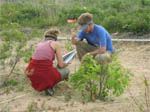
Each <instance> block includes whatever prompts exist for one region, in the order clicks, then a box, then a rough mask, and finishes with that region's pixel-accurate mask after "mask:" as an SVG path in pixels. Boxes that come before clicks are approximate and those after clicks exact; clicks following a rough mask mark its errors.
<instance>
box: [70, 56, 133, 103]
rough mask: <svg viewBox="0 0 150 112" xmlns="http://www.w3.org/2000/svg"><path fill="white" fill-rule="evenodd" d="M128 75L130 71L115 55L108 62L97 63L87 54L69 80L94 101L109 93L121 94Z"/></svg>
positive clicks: (127, 81)
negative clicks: (111, 60)
mask: <svg viewBox="0 0 150 112" xmlns="http://www.w3.org/2000/svg"><path fill="white" fill-rule="evenodd" d="M130 77H131V73H129V72H128V71H127V70H126V69H125V68H123V67H122V66H121V65H120V63H119V62H118V61H117V60H116V57H115V58H114V61H113V62H112V63H110V64H105V65H99V64H97V63H96V61H95V60H93V57H92V56H87V57H86V59H85V60H84V62H83V63H82V64H81V66H80V67H79V69H78V71H77V72H76V73H74V74H72V75H71V82H72V83H73V85H74V87H75V88H76V89H78V90H79V91H81V92H82V94H84V95H85V96H88V97H90V99H92V100H93V101H94V100H95V99H96V98H99V99H102V100H104V99H105V98H106V97H107V96H109V95H110V93H112V94H113V95H115V96H119V95H121V94H122V93H123V92H124V90H125V88H126V87H127V85H128V84H129V79H130Z"/></svg>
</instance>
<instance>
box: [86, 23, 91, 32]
mask: <svg viewBox="0 0 150 112" xmlns="http://www.w3.org/2000/svg"><path fill="white" fill-rule="evenodd" d="M84 31H85V32H86V33H90V32H91V31H92V24H89V25H88V27H87V28H85V29H84Z"/></svg>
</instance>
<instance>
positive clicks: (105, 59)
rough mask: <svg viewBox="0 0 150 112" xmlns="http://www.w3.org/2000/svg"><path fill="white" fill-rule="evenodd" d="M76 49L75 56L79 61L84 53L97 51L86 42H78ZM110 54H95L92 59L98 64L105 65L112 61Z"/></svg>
mask: <svg viewBox="0 0 150 112" xmlns="http://www.w3.org/2000/svg"><path fill="white" fill-rule="evenodd" d="M76 49H77V54H78V57H79V59H80V60H81V58H82V56H84V55H85V54H86V53H88V52H91V51H94V50H96V49H97V47H95V46H92V45H90V44H88V43H86V42H83V41H79V42H78V43H77V45H76ZM111 54H112V53H111V52H109V51H107V52H106V53H104V54H97V55H96V56H95V57H94V59H95V60H96V61H97V62H98V63H99V64H106V63H109V62H111V61H112V56H111Z"/></svg>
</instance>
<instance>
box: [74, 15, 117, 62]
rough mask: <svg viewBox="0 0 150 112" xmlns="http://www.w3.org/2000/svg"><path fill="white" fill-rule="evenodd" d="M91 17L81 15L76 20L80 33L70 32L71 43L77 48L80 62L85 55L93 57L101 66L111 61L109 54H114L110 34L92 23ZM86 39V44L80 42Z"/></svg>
mask: <svg viewBox="0 0 150 112" xmlns="http://www.w3.org/2000/svg"><path fill="white" fill-rule="evenodd" d="M92 19H93V15H92V14H90V13H83V14H81V16H80V17H79V18H78V24H79V25H80V29H81V30H80V32H79V33H78V35H77V36H76V34H75V33H74V32H73V31H72V43H73V44H75V45H76V47H77V53H78V57H79V59H80V60H81V62H82V61H83V60H84V58H85V57H86V56H87V55H93V56H94V57H95V60H96V61H97V62H98V63H100V64H102V63H107V62H110V61H111V54H112V53H113V52H114V49H113V45H112V40H111V36H110V34H109V33H108V32H107V31H106V30H105V28H103V27H102V26H100V25H96V24H94V23H93V20H92ZM83 39H86V40H87V43H85V42H83V41H82V40H83Z"/></svg>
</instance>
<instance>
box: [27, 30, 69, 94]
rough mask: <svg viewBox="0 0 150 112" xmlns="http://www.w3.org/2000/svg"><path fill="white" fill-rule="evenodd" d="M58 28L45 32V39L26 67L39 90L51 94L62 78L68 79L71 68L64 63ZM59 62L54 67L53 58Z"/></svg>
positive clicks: (32, 81) (33, 83)
mask: <svg viewBox="0 0 150 112" xmlns="http://www.w3.org/2000/svg"><path fill="white" fill-rule="evenodd" d="M58 34H59V31H58V30H48V31H46V32H45V34H44V36H45V41H43V42H40V43H39V44H38V45H37V47H36V49H35V51H34V53H33V55H32V59H31V60H30V63H29V65H28V66H27V68H26V75H27V76H28V78H29V79H30V81H31V83H32V87H33V88H34V89H36V90H37V91H43V90H45V92H46V93H48V94H50V95H51V96H52V95H53V94H54V91H53V86H54V85H55V84H57V83H58V82H60V81H61V80H64V79H67V78H68V75H69V69H67V68H65V67H66V66H68V64H69V63H64V61H63V58H62V55H61V47H60V45H59V43H58V42H57V36H58ZM55 55H56V59H57V62H58V66H57V68H54V67H53V60H54V59H55Z"/></svg>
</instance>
